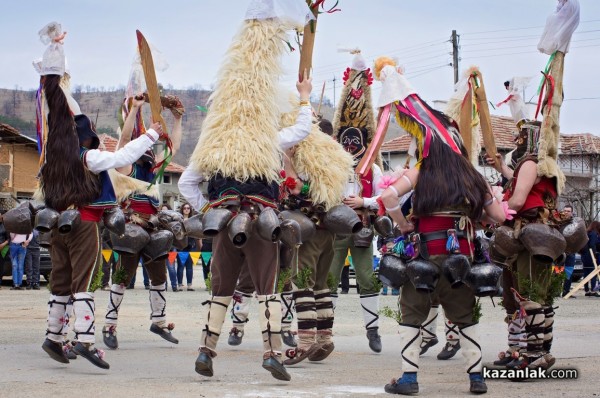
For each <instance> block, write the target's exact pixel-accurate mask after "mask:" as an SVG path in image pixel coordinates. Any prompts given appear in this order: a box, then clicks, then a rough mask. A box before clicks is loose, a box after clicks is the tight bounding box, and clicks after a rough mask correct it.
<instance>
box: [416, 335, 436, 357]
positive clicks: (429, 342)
mask: <svg viewBox="0 0 600 398" xmlns="http://www.w3.org/2000/svg"><path fill="white" fill-rule="evenodd" d="M421 341H422V342H421V353H420V354H419V355H423V354H425V353H426V352H427V350H429V349H430V348H431V347H433V346H434V345H436V344H437V343H439V340H438V339H437V337H434V338H432V339H423V340H421Z"/></svg>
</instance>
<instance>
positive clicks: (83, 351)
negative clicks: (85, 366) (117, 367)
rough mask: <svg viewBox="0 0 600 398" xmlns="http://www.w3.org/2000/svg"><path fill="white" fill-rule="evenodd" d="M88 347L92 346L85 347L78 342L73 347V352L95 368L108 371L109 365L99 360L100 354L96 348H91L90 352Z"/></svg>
mask: <svg viewBox="0 0 600 398" xmlns="http://www.w3.org/2000/svg"><path fill="white" fill-rule="evenodd" d="M90 347H92V346H91V345H90V346H86V345H85V344H83V343H79V342H78V343H77V344H75V347H73V351H75V353H76V354H78V355H81V356H82V357H84V358H85V359H87V360H88V361H90V362H91V363H92V364H94V365H96V366H97V367H99V368H102V369H109V368H110V365H109V364H108V362H106V361H105V360H104V359H102V358H101V355H102V354H101V352H100V351H98V349H96V348H92V349H91V350H90Z"/></svg>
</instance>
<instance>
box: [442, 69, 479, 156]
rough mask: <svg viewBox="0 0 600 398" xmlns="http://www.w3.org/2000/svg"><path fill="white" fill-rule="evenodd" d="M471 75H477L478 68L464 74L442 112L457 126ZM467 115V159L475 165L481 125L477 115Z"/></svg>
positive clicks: (472, 113)
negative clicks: (470, 120) (468, 142)
mask: <svg viewBox="0 0 600 398" xmlns="http://www.w3.org/2000/svg"><path fill="white" fill-rule="evenodd" d="M473 73H478V74H479V68H478V67H476V66H472V67H470V68H469V69H468V70H467V71H466V72H465V74H464V76H463V78H462V79H461V80H460V81H459V82H458V83H456V86H455V90H454V94H453V95H452V97H450V99H449V100H448V104H447V105H446V109H445V110H444V113H445V114H446V115H448V116H449V117H451V118H452V119H454V121H456V123H457V124H458V125H459V126H460V125H461V120H460V112H461V108H462V105H463V100H464V99H465V95H467V92H468V89H469V78H470V76H471V75H472V74H473ZM479 75H480V74H479ZM473 103H475V100H473ZM469 113H470V114H471V115H473V117H472V123H471V126H472V130H471V145H469V147H470V148H471V153H470V154H469V159H471V161H472V162H474V163H475V164H476V163H477V162H478V159H479V153H480V152H481V125H480V123H479V114H478V113H474V112H469ZM463 138H464V137H463Z"/></svg>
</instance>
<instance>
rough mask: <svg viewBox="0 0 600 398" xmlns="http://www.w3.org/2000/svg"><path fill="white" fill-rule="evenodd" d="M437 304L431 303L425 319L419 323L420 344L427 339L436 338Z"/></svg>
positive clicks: (424, 342) (425, 342)
mask: <svg viewBox="0 0 600 398" xmlns="http://www.w3.org/2000/svg"><path fill="white" fill-rule="evenodd" d="M438 308H439V305H432V306H431V308H430V309H429V314H427V319H425V322H423V323H422V324H421V339H422V340H421V345H424V344H427V342H428V341H429V340H433V339H435V338H437V335H436V330H437V318H438Z"/></svg>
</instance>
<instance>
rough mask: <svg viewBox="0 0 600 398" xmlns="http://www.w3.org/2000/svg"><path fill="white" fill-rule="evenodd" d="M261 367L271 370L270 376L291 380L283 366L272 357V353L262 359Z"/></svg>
mask: <svg viewBox="0 0 600 398" xmlns="http://www.w3.org/2000/svg"><path fill="white" fill-rule="evenodd" d="M262 367H263V368H264V369H266V370H268V371H269V372H271V376H273V377H274V378H276V379H277V380H283V381H290V380H292V376H290V374H289V373H288V372H287V370H285V366H283V364H282V363H281V362H279V361H278V360H277V358H275V357H274V354H271V355H270V356H269V357H268V358H266V359H264V360H263V363H262Z"/></svg>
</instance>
